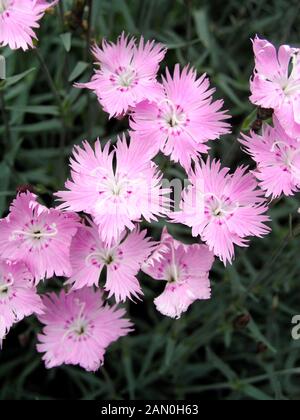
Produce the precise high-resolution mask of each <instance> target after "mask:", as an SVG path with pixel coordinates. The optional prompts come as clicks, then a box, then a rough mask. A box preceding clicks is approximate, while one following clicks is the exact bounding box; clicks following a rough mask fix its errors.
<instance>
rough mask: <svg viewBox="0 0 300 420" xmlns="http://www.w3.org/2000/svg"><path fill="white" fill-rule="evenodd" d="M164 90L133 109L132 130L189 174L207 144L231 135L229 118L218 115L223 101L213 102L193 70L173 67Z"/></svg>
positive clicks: (205, 81)
mask: <svg viewBox="0 0 300 420" xmlns="http://www.w3.org/2000/svg"><path fill="white" fill-rule="evenodd" d="M163 88H164V90H163V91H162V93H161V95H160V96H159V97H158V99H157V100H156V101H155V102H152V103H150V102H149V101H144V102H142V103H140V104H138V105H137V106H136V108H134V109H133V112H132V120H131V128H132V129H133V130H135V131H136V132H137V134H138V135H139V137H140V138H141V140H144V141H148V142H150V143H152V144H153V143H154V144H155V145H156V148H157V152H158V151H159V149H160V150H161V151H162V152H163V153H164V154H165V155H167V156H170V157H171V159H173V160H174V161H175V162H179V163H180V164H181V165H182V166H183V167H184V168H186V169H187V170H189V169H190V167H191V160H192V159H194V160H197V158H198V155H199V154H200V153H207V151H208V149H209V147H208V145H207V144H206V143H207V142H208V141H209V140H215V139H217V138H219V137H220V136H221V135H222V134H226V133H228V132H229V131H230V126H229V124H228V123H226V122H224V120H226V119H228V118H229V116H228V115H227V114H226V112H225V111H221V108H222V106H223V101H221V100H218V101H215V102H213V99H212V94H213V93H214V89H211V88H210V86H209V79H208V78H207V77H206V75H205V74H204V75H203V76H201V77H200V78H199V79H197V73H196V71H195V70H193V69H189V68H188V67H185V68H184V69H183V70H182V72H180V67H179V65H176V67H175V70H174V75H173V77H172V76H171V75H170V72H169V71H168V70H167V75H166V78H165V79H163Z"/></svg>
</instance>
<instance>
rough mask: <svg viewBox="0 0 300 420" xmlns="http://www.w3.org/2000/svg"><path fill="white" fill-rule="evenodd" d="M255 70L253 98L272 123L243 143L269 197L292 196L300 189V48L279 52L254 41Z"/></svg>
mask: <svg viewBox="0 0 300 420" xmlns="http://www.w3.org/2000/svg"><path fill="white" fill-rule="evenodd" d="M253 49H254V55H255V70H254V75H253V77H252V78H251V81H250V88H251V96H250V100H251V101H252V102H253V103H254V104H255V105H258V106H260V107H263V108H267V109H271V110H272V111H273V121H272V125H269V124H268V123H265V124H264V125H263V128H262V133H261V134H257V133H255V132H251V133H250V135H249V136H246V135H243V136H242V137H241V139H240V142H241V143H242V144H243V146H244V147H245V150H246V151H247V152H248V153H249V154H250V155H251V156H252V158H253V159H254V161H255V162H256V164H257V168H256V170H255V171H254V173H255V175H256V177H257V179H258V180H259V184H260V187H261V188H262V189H263V190H264V191H265V194H266V196H267V197H271V198H273V199H274V198H278V197H280V196H281V195H282V194H284V195H286V196H289V195H293V194H294V193H295V192H298V191H299V188H300V50H299V49H298V48H292V47H290V46H288V45H282V46H280V48H279V50H278V51H276V48H275V47H274V45H272V44H271V43H270V42H269V41H267V40H263V39H260V38H259V37H256V38H255V39H254V40H253Z"/></svg>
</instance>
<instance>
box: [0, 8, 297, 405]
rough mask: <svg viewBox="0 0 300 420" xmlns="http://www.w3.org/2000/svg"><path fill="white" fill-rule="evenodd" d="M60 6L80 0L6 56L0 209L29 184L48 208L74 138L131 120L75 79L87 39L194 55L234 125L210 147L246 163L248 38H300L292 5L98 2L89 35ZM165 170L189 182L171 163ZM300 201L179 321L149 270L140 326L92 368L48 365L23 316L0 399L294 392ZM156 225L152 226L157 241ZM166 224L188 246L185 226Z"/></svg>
mask: <svg viewBox="0 0 300 420" xmlns="http://www.w3.org/2000/svg"><path fill="white" fill-rule="evenodd" d="M61 3H63V9H64V12H67V11H70V10H71V7H75V3H76V4H77V6H76V7H77V9H76V15H75V14H74V10H75V9H73V14H70V13H69V12H68V14H67V19H66V18H65V19H64V21H65V22H63V21H62V16H61V15H60V14H59V11H58V10H57V12H56V13H51V14H48V15H47V16H46V17H45V19H44V20H43V21H42V25H41V29H40V30H39V33H38V35H39V43H38V48H39V49H38V54H39V55H38V54H37V53H36V52H34V51H29V52H27V53H23V52H21V51H19V52H10V51H9V50H4V55H5V56H6V57H7V65H8V68H7V74H8V76H10V77H9V78H8V79H7V80H6V82H1V83H0V97H1V101H2V107H3V106H5V109H6V111H5V112H4V114H2V115H1V117H0V118H1V119H0V143H1V146H0V180H1V182H0V213H1V214H3V215H5V212H6V210H7V208H8V204H9V201H10V200H11V199H12V198H13V196H14V194H15V190H16V188H17V187H18V186H20V185H23V184H32V185H33V186H34V188H35V191H36V192H37V193H38V194H40V196H41V198H42V199H43V200H44V202H46V203H47V204H51V202H52V193H53V192H54V191H55V190H57V189H58V188H61V187H62V186H63V182H64V179H65V178H66V177H67V175H68V167H67V159H68V156H69V154H70V151H71V148H72V145H73V144H76V143H79V142H81V141H82V140H83V139H85V138H87V139H89V140H93V139H95V138H96V137H97V136H99V137H100V138H101V139H103V141H105V140H107V138H109V137H112V138H115V136H116V134H118V133H121V132H123V131H124V130H126V128H127V125H126V122H123V121H108V118H107V116H106V115H105V114H104V113H103V112H102V111H101V110H100V108H99V106H98V104H97V101H96V98H95V97H94V95H92V94H90V93H88V92H86V91H82V90H77V89H75V88H73V87H72V84H73V82H74V81H79V80H80V81H81V80H82V81H86V80H88V78H89V77H90V75H91V74H92V57H91V56H90V54H89V52H88V48H87V45H88V42H89V39H96V40H98V41H100V40H101V39H102V38H103V37H108V38H110V39H115V38H116V36H117V35H118V34H119V33H120V32H121V31H122V30H124V31H126V32H131V33H133V34H135V35H140V34H143V35H144V36H145V37H146V38H155V39H157V40H160V41H162V42H164V43H165V44H167V46H168V47H169V52H168V55H167V63H168V65H170V66H172V65H173V64H174V63H175V62H177V61H179V62H180V63H181V64H183V65H185V64H187V63H191V64H192V65H193V66H195V67H196V68H197V70H198V72H199V73H203V72H207V73H208V75H209V76H210V77H211V78H212V82H213V84H214V85H215V86H216V87H217V88H218V89H217V95H218V96H220V97H224V98H225V103H226V108H227V109H230V112H231V114H232V115H233V120H232V123H233V126H234V132H233V134H232V135H230V136H227V137H226V138H224V139H222V140H221V141H219V142H215V144H214V145H213V149H212V154H213V155H214V156H217V157H221V158H222V160H223V162H224V163H225V164H226V165H231V166H232V167H233V168H234V167H235V166H236V165H237V164H238V163H241V162H244V163H251V162H250V161H249V159H248V158H247V156H246V155H244V154H243V153H242V152H241V151H240V147H239V144H238V143H237V141H236V138H237V135H238V133H239V131H240V130H241V128H243V129H248V128H249V127H250V126H251V124H252V123H253V121H254V120H255V117H256V112H255V110H254V108H253V106H252V105H251V104H250V103H249V101H248V95H249V92H248V89H249V78H250V75H251V71H252V68H253V56H252V50H251V42H250V38H252V37H254V35H255V34H256V33H259V34H261V35H263V36H265V37H267V38H269V39H270V40H271V41H273V42H275V43H285V42H286V43H291V44H294V45H297V44H299V42H300V29H299V28H300V13H299V12H300V10H299V9H300V3H299V1H298V0H289V1H288V0H273V1H264V0H246V1H240V0H228V1H225V2H224V1H223V0H222V1H221V0H210V1H208V0H206V1H205V0H203V1H201V0H198V1H197V0H185V1H184V0H94V1H92V3H93V12H92V18H91V19H90V28H91V30H89V29H88V28H89V16H88V10H87V9H86V10H85V11H84V12H83V14H82V13H81V11H80V7H79V6H80V3H82V2H80V1H79V2H78V1H75V0H74V1H68V0H64V1H61ZM87 3H91V1H88V2H87ZM78 5H79V6H78ZM60 11H61V12H63V11H62V9H61V10H60ZM66 21H67V22H68V25H66ZM83 21H84V22H83ZM82 22H83V24H82ZM41 57H44V59H45V62H46V65H47V67H48V69H49V72H50V74H51V77H52V82H50V80H49V78H47V72H46V70H45V68H43V67H41V60H42V59H41ZM51 83H53V85H52V86H50V85H51ZM163 170H164V171H165V172H166V174H167V176H168V177H174V176H181V177H182V174H181V173H180V172H178V169H177V168H176V167H174V166H172V165H171V164H167V165H166V164H164V166H163ZM298 207H300V205H299V201H298V198H297V197H295V198H291V199H283V200H281V201H279V202H277V203H276V204H274V205H273V207H272V210H271V216H272V218H273V222H272V228H273V232H272V233H271V234H270V235H269V236H268V237H267V238H265V239H262V240H255V241H253V242H251V247H250V248H249V249H244V250H239V251H238V253H237V258H236V260H235V262H234V264H233V265H232V266H228V267H227V268H224V266H223V265H222V264H220V263H216V264H215V267H214V270H213V272H212V276H211V277H212V282H213V298H212V300H210V301H208V302H197V303H195V304H194V305H193V306H192V307H191V309H190V310H189V311H188V312H187V313H186V314H185V315H184V316H183V317H182V318H181V319H180V320H178V321H173V320H169V319H167V318H164V317H163V316H161V315H160V314H159V313H158V312H156V311H155V308H154V306H153V304H152V301H153V298H154V296H155V295H157V294H158V293H159V292H160V291H161V289H162V287H163V285H162V284H160V283H158V282H155V281H152V280H151V279H149V278H148V277H146V276H145V277H141V280H142V283H143V289H144V292H145V299H144V301H143V302H141V303H138V304H136V305H135V304H129V305H128V310H129V313H130V316H131V317H132V318H133V320H134V321H135V324H136V331H135V333H134V334H133V335H131V336H130V337H127V338H125V339H121V340H120V341H119V342H118V343H117V344H115V345H113V346H112V347H111V348H110V349H109V351H108V353H107V355H106V363H105V366H104V368H103V369H101V370H100V371H99V372H98V373H97V374H89V373H86V372H84V371H82V370H80V369H77V368H72V367H62V368H59V369H54V370H51V371H46V370H45V369H44V367H43V364H42V362H41V359H40V356H39V355H37V353H36V351H35V349H34V345H35V340H36V339H35V334H36V332H37V331H38V330H39V325H38V324H37V322H36V321H35V320H34V319H29V320H27V321H26V322H22V323H20V324H19V325H18V326H17V327H16V328H14V330H13V331H11V333H10V334H9V336H8V338H7V340H5V343H4V350H3V351H2V352H1V354H0V399H2V400H4V399H60V398H64V399H86V400H91V399H92V400H93V399H107V398H109V399H128V398H130V399H141V398H144V399H176V398H178V399H188V398H195V399H196V398H201V399H221V400H224V399H233V400H240V399H254V400H266V399H268V400H273V399H299V398H300V388H299V386H300V379H299V374H300V367H299V366H300V365H299V362H300V351H299V350H300V342H296V341H293V340H292V339H291V318H292V316H294V315H295V314H298V313H300V298H299V284H300V258H299V249H300V243H299V238H298V237H297V234H298V233H299V231H298V229H297V224H298V223H299V220H297V219H298V216H297V209H298ZM162 226H163V222H161V223H158V224H156V225H154V226H153V228H152V234H153V236H154V237H156V238H159V234H160V231H161V229H162ZM170 231H171V232H172V234H174V236H176V237H177V238H179V239H182V240H183V241H190V240H191V239H190V238H191V237H190V235H189V231H188V229H186V228H183V227H182V226H170ZM60 281H61V280H60V279H56V280H54V281H53V282H52V284H55V285H57V284H58V283H59V282H60ZM249 315H250V316H249Z"/></svg>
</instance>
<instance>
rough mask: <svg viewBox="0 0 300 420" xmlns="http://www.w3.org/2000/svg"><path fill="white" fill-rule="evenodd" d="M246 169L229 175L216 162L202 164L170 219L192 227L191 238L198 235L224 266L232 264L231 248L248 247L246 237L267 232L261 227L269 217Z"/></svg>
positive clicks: (260, 195) (232, 251)
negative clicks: (178, 207) (179, 207)
mask: <svg viewBox="0 0 300 420" xmlns="http://www.w3.org/2000/svg"><path fill="white" fill-rule="evenodd" d="M247 170H248V168H245V167H239V168H238V169H237V170H236V171H235V172H234V174H232V175H231V174H229V169H228V168H221V163H220V162H218V161H215V160H214V161H212V162H210V160H209V159H208V161H207V162H206V163H204V162H203V161H201V163H200V164H199V165H196V168H195V171H193V172H192V173H191V177H190V181H191V183H192V184H191V185H190V186H189V187H188V188H187V190H186V191H185V192H184V193H183V200H182V204H181V211H179V212H175V213H174V215H173V216H172V218H173V220H174V221H176V222H180V223H183V224H186V225H187V226H189V227H191V228H192V234H193V236H198V235H200V237H201V239H202V240H203V241H204V242H205V243H207V245H208V246H209V249H210V250H211V251H213V252H214V254H215V255H216V256H218V257H219V258H220V259H221V261H223V262H224V264H225V265H226V263H227V262H230V263H231V262H232V259H233V257H234V245H238V246H247V245H248V240H247V238H248V237H250V236H258V237H262V236H264V235H266V234H267V233H268V232H269V231H270V229H269V228H268V227H267V226H266V225H265V224H264V222H267V221H269V217H268V216H266V215H265V213H266V211H267V210H268V207H267V206H266V203H265V199H264V198H263V192H262V191H261V190H259V189H257V182H256V180H255V178H254V176H253V175H252V174H251V173H249V172H247Z"/></svg>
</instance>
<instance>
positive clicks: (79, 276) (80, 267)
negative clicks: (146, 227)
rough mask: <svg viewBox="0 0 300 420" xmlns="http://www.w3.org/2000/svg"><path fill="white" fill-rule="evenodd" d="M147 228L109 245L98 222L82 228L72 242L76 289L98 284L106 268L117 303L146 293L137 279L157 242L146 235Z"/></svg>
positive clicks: (107, 289) (73, 275) (110, 290)
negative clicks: (100, 234) (154, 242)
mask: <svg viewBox="0 0 300 420" xmlns="http://www.w3.org/2000/svg"><path fill="white" fill-rule="evenodd" d="M146 233H147V232H146V231H142V232H140V231H139V230H137V229H136V230H134V231H133V232H131V233H129V234H128V235H127V234H124V235H123V238H120V241H118V242H116V243H114V244H113V245H111V246H107V245H106V244H105V242H103V241H102V240H101V238H100V236H99V232H98V228H97V227H96V226H95V225H92V226H89V227H88V226H83V227H81V228H80V229H79V230H78V232H77V234H76V235H75V237H74V238H73V241H72V244H71V253H70V254H71V265H72V276H71V278H70V280H69V281H68V283H69V284H72V289H81V288H82V287H85V286H93V285H95V286H98V283H99V277H100V274H101V272H102V270H103V269H104V267H106V273H107V279H106V283H105V286H104V288H105V290H106V291H108V292H109V296H108V297H111V296H115V299H116V301H117V302H119V301H125V300H126V299H127V298H129V299H133V298H139V295H142V294H143V292H142V290H141V287H140V284H139V281H138V279H137V278H136V276H137V274H138V272H139V271H140V269H141V265H142V264H143V263H144V262H145V260H146V259H147V257H148V256H149V255H150V253H151V250H152V247H153V244H152V243H151V242H150V241H149V239H147V238H146Z"/></svg>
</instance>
